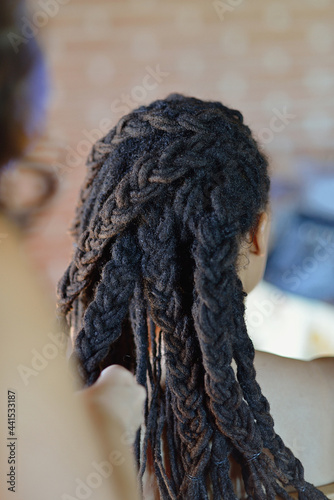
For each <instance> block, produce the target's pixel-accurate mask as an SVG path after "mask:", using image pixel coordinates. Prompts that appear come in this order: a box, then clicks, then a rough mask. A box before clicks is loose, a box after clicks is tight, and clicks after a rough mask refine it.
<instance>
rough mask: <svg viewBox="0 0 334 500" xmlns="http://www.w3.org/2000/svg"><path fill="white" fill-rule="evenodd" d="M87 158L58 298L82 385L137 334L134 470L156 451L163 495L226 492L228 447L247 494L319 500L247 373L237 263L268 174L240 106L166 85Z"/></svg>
mask: <svg viewBox="0 0 334 500" xmlns="http://www.w3.org/2000/svg"><path fill="white" fill-rule="evenodd" d="M87 166H88V174H87V178H86V183H85V185H84V186H83V188H82V191H81V196H80V200H79V204H78V208H77V211H76V216H75V220H74V222H73V225H72V234H73V236H74V238H75V241H76V248H75V251H74V254H73V258H72V262H71V263H70V265H69V267H68V269H67V270H66V272H65V273H64V276H63V278H62V280H61V281H60V283H59V287H58V293H59V308H60V311H61V313H62V314H63V316H64V317H65V318H66V317H67V318H68V319H69V321H70V324H72V325H73V324H75V325H79V326H78V332H76V334H77V335H76V340H75V349H74V354H73V355H74V357H76V358H77V360H78V362H79V363H78V370H79V373H80V375H81V377H82V379H83V382H84V383H85V384H87V385H90V384H92V383H94V381H95V380H96V379H97V377H98V376H99V373H100V371H101V369H102V364H103V363H105V362H106V360H107V357H108V354H109V351H110V349H113V350H114V351H115V350H116V352H114V351H113V356H112V359H113V362H120V363H122V354H121V352H120V351H119V352H117V346H118V345H119V344H118V339H119V338H120V337H121V338H124V336H125V335H127V334H131V335H133V339H134V344H135V353H134V354H132V355H133V356H135V358H136V359H135V363H133V366H136V377H137V380H138V382H139V383H140V384H142V385H143V386H145V387H146V388H147V391H148V399H147V402H146V407H145V432H144V433H142V432H141V431H140V432H139V433H138V435H137V439H136V443H135V453H136V456H137V460H138V465H139V478H140V479H141V478H143V475H144V473H145V469H146V464H147V455H148V454H149V453H152V457H153V465H154V472H155V475H156V478H157V482H158V485H159V491H160V495H161V498H163V499H166V500H170V499H173V500H181V499H182V500H188V499H189V500H190V499H191V500H205V499H206V498H210V500H211V498H212V499H213V500H216V499H217V500H218V499H221V498H224V500H235V499H236V498H237V495H236V492H235V491H234V488H233V485H232V481H231V471H230V458H231V457H233V459H234V460H235V461H236V462H237V463H238V464H239V465H240V466H241V472H242V477H243V483H244V487H245V490H246V492H247V495H248V497H247V498H249V499H252V500H255V499H256V500H267V499H273V500H274V498H275V497H276V495H277V496H278V497H279V498H283V499H289V498H291V497H290V496H289V494H288V493H287V491H286V488H287V486H293V487H295V488H296V489H297V491H298V494H299V498H300V499H303V500H311V499H323V498H326V497H325V496H324V495H323V494H322V493H320V492H319V491H318V490H317V489H316V488H314V487H313V486H312V485H311V484H309V483H307V482H306V481H305V479H304V473H303V467H302V465H301V463H300V462H299V460H298V459H296V458H295V457H294V455H293V454H292V452H291V450H289V449H288V448H287V447H286V446H285V445H284V443H283V441H282V439H281V438H280V437H279V436H278V435H277V434H276V433H275V430H274V424H273V419H272V417H271V415H270V407H269V403H268V401H267V400H266V398H265V397H264V396H263V394H262V392H261V388H260V387H259V385H258V384H257V382H256V373H255V369H254V347H253V344H252V342H251V340H250V339H249V336H248V333H247V330H246V326H245V323H244V299H245V293H244V292H243V289H242V284H241V281H240V279H239V278H238V276H237V259H238V255H239V253H240V248H241V242H242V241H243V239H244V238H245V235H246V234H247V233H249V232H251V231H252V230H253V229H254V228H255V227H256V222H257V218H258V215H259V213H260V212H261V211H263V210H265V208H266V205H267V201H268V190H269V178H268V173H267V168H268V165H267V160H266V158H265V157H264V155H263V154H262V153H261V152H260V150H259V148H258V146H257V144H256V142H255V141H254V139H253V138H252V135H251V131H250V129H249V128H248V127H247V126H246V125H244V123H243V117H242V115H241V113H240V112H238V111H236V110H233V109H229V108H227V107H225V106H223V105H222V104H220V103H217V102H204V101H200V100H197V99H194V98H187V97H184V96H181V95H177V94H173V95H170V96H169V97H168V98H167V99H164V100H159V101H155V102H153V103H152V104H150V105H149V106H142V107H140V108H138V109H137V110H135V111H133V112H131V113H129V114H128V115H126V116H124V117H123V118H122V119H121V120H120V121H119V122H118V124H117V125H116V127H114V128H113V129H112V130H111V131H110V132H109V134H107V135H106V137H104V138H103V139H101V140H100V141H98V142H97V143H96V145H95V146H94V148H93V150H92V153H91V154H90V156H89V158H88V163H87ZM127 319H129V320H130V330H129V328H128V327H126V328H125V323H124V322H125V320H127ZM156 328H157V329H158V332H156ZM131 330H132V331H131ZM129 340H130V339H129ZM233 358H234V360H235V361H236V364H237V374H235V373H234V370H233V368H232V366H231V363H232V359H233ZM163 361H165V365H166V380H165V388H163V381H162V379H161V377H162V368H163Z"/></svg>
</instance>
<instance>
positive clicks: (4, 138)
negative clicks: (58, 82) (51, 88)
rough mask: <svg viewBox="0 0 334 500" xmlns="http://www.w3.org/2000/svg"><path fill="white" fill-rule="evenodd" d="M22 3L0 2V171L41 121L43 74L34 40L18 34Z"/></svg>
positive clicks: (34, 133) (23, 11) (19, 153)
mask: <svg viewBox="0 0 334 500" xmlns="http://www.w3.org/2000/svg"><path fill="white" fill-rule="evenodd" d="M25 3H26V2H25V1H24V0H1V2H0V30H1V32H0V60H1V69H0V130H1V142H0V144H1V148H0V172H1V171H2V170H3V169H4V167H5V166H7V165H8V164H9V163H10V162H11V161H12V160H17V159H18V158H20V157H21V156H22V155H23V154H24V153H25V151H26V150H27V148H28V147H29V145H30V143H31V141H32V140H33V139H34V138H35V137H36V136H38V135H39V133H40V129H41V126H42V124H43V122H44V115H45V97H46V74H45V68H44V64H43V58H42V54H41V50H40V48H39V46H38V45H37V43H36V40H35V39H34V37H30V38H29V39H28V38H26V37H25V36H24V32H23V31H22V30H23V27H24V23H25V22H26V19H27V18H26V14H27V12H26V5H25Z"/></svg>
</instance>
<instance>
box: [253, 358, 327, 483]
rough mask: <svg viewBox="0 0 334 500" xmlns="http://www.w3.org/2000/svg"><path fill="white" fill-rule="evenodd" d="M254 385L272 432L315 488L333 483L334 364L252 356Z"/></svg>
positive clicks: (323, 360) (319, 359) (322, 361)
mask: <svg viewBox="0 0 334 500" xmlns="http://www.w3.org/2000/svg"><path fill="white" fill-rule="evenodd" d="M254 366H255V369H256V374H257V377H256V378H257V381H258V383H259V384H260V386H261V389H262V392H263V394H264V395H265V396H266V397H267V399H268V401H269V403H270V408H271V413H272V415H273V418H274V422H275V429H276V432H277V433H278V434H279V435H280V436H281V437H282V439H283V440H284V442H285V443H286V445H287V446H288V447H289V448H291V449H292V451H293V452H294V454H295V455H296V456H297V457H298V458H299V459H300V460H301V462H302V463H303V465H304V468H305V477H306V479H307V480H308V481H309V482H312V483H314V484H315V485H318V486H320V485H322V484H327V483H330V482H332V481H334V472H333V471H334V446H333V443H334V426H333V420H334V358H318V359H315V360H312V361H299V360H295V359H290V358H285V357H281V356H276V355H274V354H269V353H265V352H261V351H256V354H255V360H254Z"/></svg>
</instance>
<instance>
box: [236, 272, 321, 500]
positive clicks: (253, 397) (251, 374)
mask: <svg viewBox="0 0 334 500" xmlns="http://www.w3.org/2000/svg"><path fill="white" fill-rule="evenodd" d="M235 290H236V293H235V296H234V298H235V301H234V311H235V312H234V315H233V316H234V318H235V322H236V328H235V336H234V337H233V356H234V359H235V361H236V363H237V377H238V380H239V383H240V386H241V387H242V390H243V394H244V398H245V399H246V401H247V403H248V404H249V406H250V408H251V409H252V411H253V414H254V417H255V418H256V421H257V425H258V427H259V429H260V432H261V436H262V439H263V443H264V447H265V448H267V449H269V451H270V452H271V454H272V455H273V457H274V459H275V463H276V465H277V466H278V467H279V468H280V469H281V470H282V471H283V472H284V474H285V476H286V477H287V478H288V481H289V482H288V484H289V486H293V487H294V488H296V489H297V491H299V492H300V493H301V494H302V495H303V498H305V499H306V498H309V499H313V498H314V499H317V498H319V499H324V498H326V497H325V496H324V495H323V494H322V493H321V492H318V491H317V490H315V488H314V486H313V485H311V484H310V483H308V482H307V481H305V479H304V468H303V466H302V464H301V462H300V461H299V460H298V459H297V458H296V457H295V456H294V455H293V453H292V451H291V450H290V449H289V448H288V447H286V446H285V444H284V442H283V441H282V439H281V438H280V436H279V435H278V434H276V432H275V430H274V420H273V418H272V416H271V415H270V405H269V403H268V400H267V399H266V398H265V396H264V395H263V394H262V391H261V388H260V386H259V384H258V383H257V381H256V379H255V376H256V372H255V368H254V356H255V350H254V346H253V343H252V341H251V339H250V338H249V336H248V334H247V330H246V325H245V319H244V314H245V305H244V300H243V299H244V297H245V293H244V292H243V289H242V283H241V281H240V280H239V279H238V280H237V283H236V286H235Z"/></svg>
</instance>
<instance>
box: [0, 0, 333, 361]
mask: <svg viewBox="0 0 334 500" xmlns="http://www.w3.org/2000/svg"><path fill="white" fill-rule="evenodd" d="M28 7H29V15H28V16H26V15H25V13H22V15H21V34H20V38H17V37H16V38H15V37H14V38H13V39H12V41H11V43H12V45H13V50H20V48H21V47H23V46H25V45H27V44H29V43H32V36H33V35H34V36H35V37H36V38H37V40H38V42H39V44H40V46H41V48H42V52H43V54H44V62H45V75H44V76H43V75H41V76H40V78H39V79H38V78H37V82H39V83H37V84H36V87H35V88H36V92H40V93H43V92H44V90H45V89H44V87H47V91H46V92H45V109H46V119H45V124H44V126H43V128H42V133H41V135H40V136H39V138H38V139H37V140H36V141H35V142H34V144H33V146H32V147H31V148H30V150H29V151H28V153H27V155H26V156H25V158H23V159H22V160H20V162H19V164H18V166H19V170H18V172H19V175H20V176H21V177H20V179H21V180H20V181H19V182H20V183H21V190H20V200H15V195H13V194H12V191H11V189H10V183H11V182H12V180H11V179H10V178H8V179H7V185H6V183H5V184H4V186H5V188H3V189H4V190H5V193H7V197H9V198H10V199H11V202H12V204H13V206H15V204H16V203H17V205H18V208H17V210H18V211H19V205H20V203H21V204H22V200H25V203H26V204H27V205H29V196H30V195H29V193H30V191H31V190H33V191H35V192H38V190H39V189H41V190H43V189H45V187H43V186H44V185H43V186H42V187H41V186H40V185H39V183H40V179H39V177H36V176H34V174H32V172H33V170H34V169H35V170H36V169H37V170H38V169H39V171H43V172H44V171H45V170H47V171H51V172H52V173H53V175H54V178H55V179H56V180H57V182H58V185H59V187H58V192H57V194H56V195H55V196H54V197H53V199H52V201H51V202H50V203H49V204H48V205H47V206H46V207H45V208H44V209H43V210H40V211H37V212H36V213H35V214H34V218H33V219H32V222H30V224H29V225H26V226H25V232H24V248H23V251H24V252H26V253H28V254H29V256H30V258H31V260H32V261H33V263H34V266H35V269H36V273H37V274H38V276H39V277H40V280H41V283H42V286H43V287H44V289H45V291H46V293H48V294H49V295H50V298H51V300H53V301H55V288H56V284H57V281H58V280H59V278H60V277H61V275H62V273H63V272H64V270H65V268H66V266H67V263H68V261H69V259H70V256H71V252H72V243H71V239H70V237H69V235H68V234H67V228H68V226H69V224H70V221H71V219H72V217H73V214H74V207H75V204H76V200H77V196H78V192H79V188H80V185H81V183H82V181H83V178H84V175H85V159H86V156H87V154H88V153H89V150H90V148H91V146H92V144H93V143H94V142H95V141H96V139H98V137H101V136H103V135H105V133H106V132H107V131H108V130H109V129H110V128H111V127H112V126H113V125H114V124H115V123H116V121H117V120H118V119H119V118H120V117H121V116H122V115H123V114H125V113H126V112H128V111H129V110H130V109H132V108H134V107H137V106H139V105H141V104H145V103H149V102H150V101H152V100H154V99H157V98H160V97H165V96H166V95H167V94H168V93H170V92H175V91H176V92H181V93H185V94H188V95H193V96H195V97H199V98H203V99H212V100H220V101H222V102H223V103H224V104H226V105H228V106H231V107H235V108H237V109H239V110H240V111H241V112H242V113H243V115H244V119H245V122H246V123H247V124H248V125H249V126H250V127H251V129H252V130H253V131H254V133H255V136H256V137H257V139H258V141H259V142H260V144H262V145H263V148H264V150H265V151H266V152H267V154H268V156H269V158H270V164H271V171H272V214H273V225H272V236H271V247H270V255H269V261H268V266H267V271H266V275H265V281H263V282H262V283H261V284H260V285H259V287H258V288H257V289H256V290H255V291H254V292H253V293H252V294H251V295H250V297H249V298H248V299H247V322H248V325H249V331H250V335H251V337H252V339H253V341H254V344H255V347H256V348H258V349H260V350H265V351H268V352H273V353H276V354H281V355H285V356H290V357H296V358H299V359H311V358H313V357H317V356H322V355H334V66H333V51H334V3H333V2H332V1H331V0H279V1H269V0H226V1H225V0H224V1H223V0H219V1H205V2H204V1H200V0H191V1H190V0H178V1H176V0H175V1H167V0H165V1H163V0H137V1H129V0H119V1H117V0H97V1H94V2H92V1H88V0H30V1H29V2H28ZM44 80H45V82H46V83H45V85H44V84H43V82H44ZM43 95H44V94H43ZM16 175H17V174H16ZM8 177H10V176H8ZM16 192H17V191H16Z"/></svg>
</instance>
